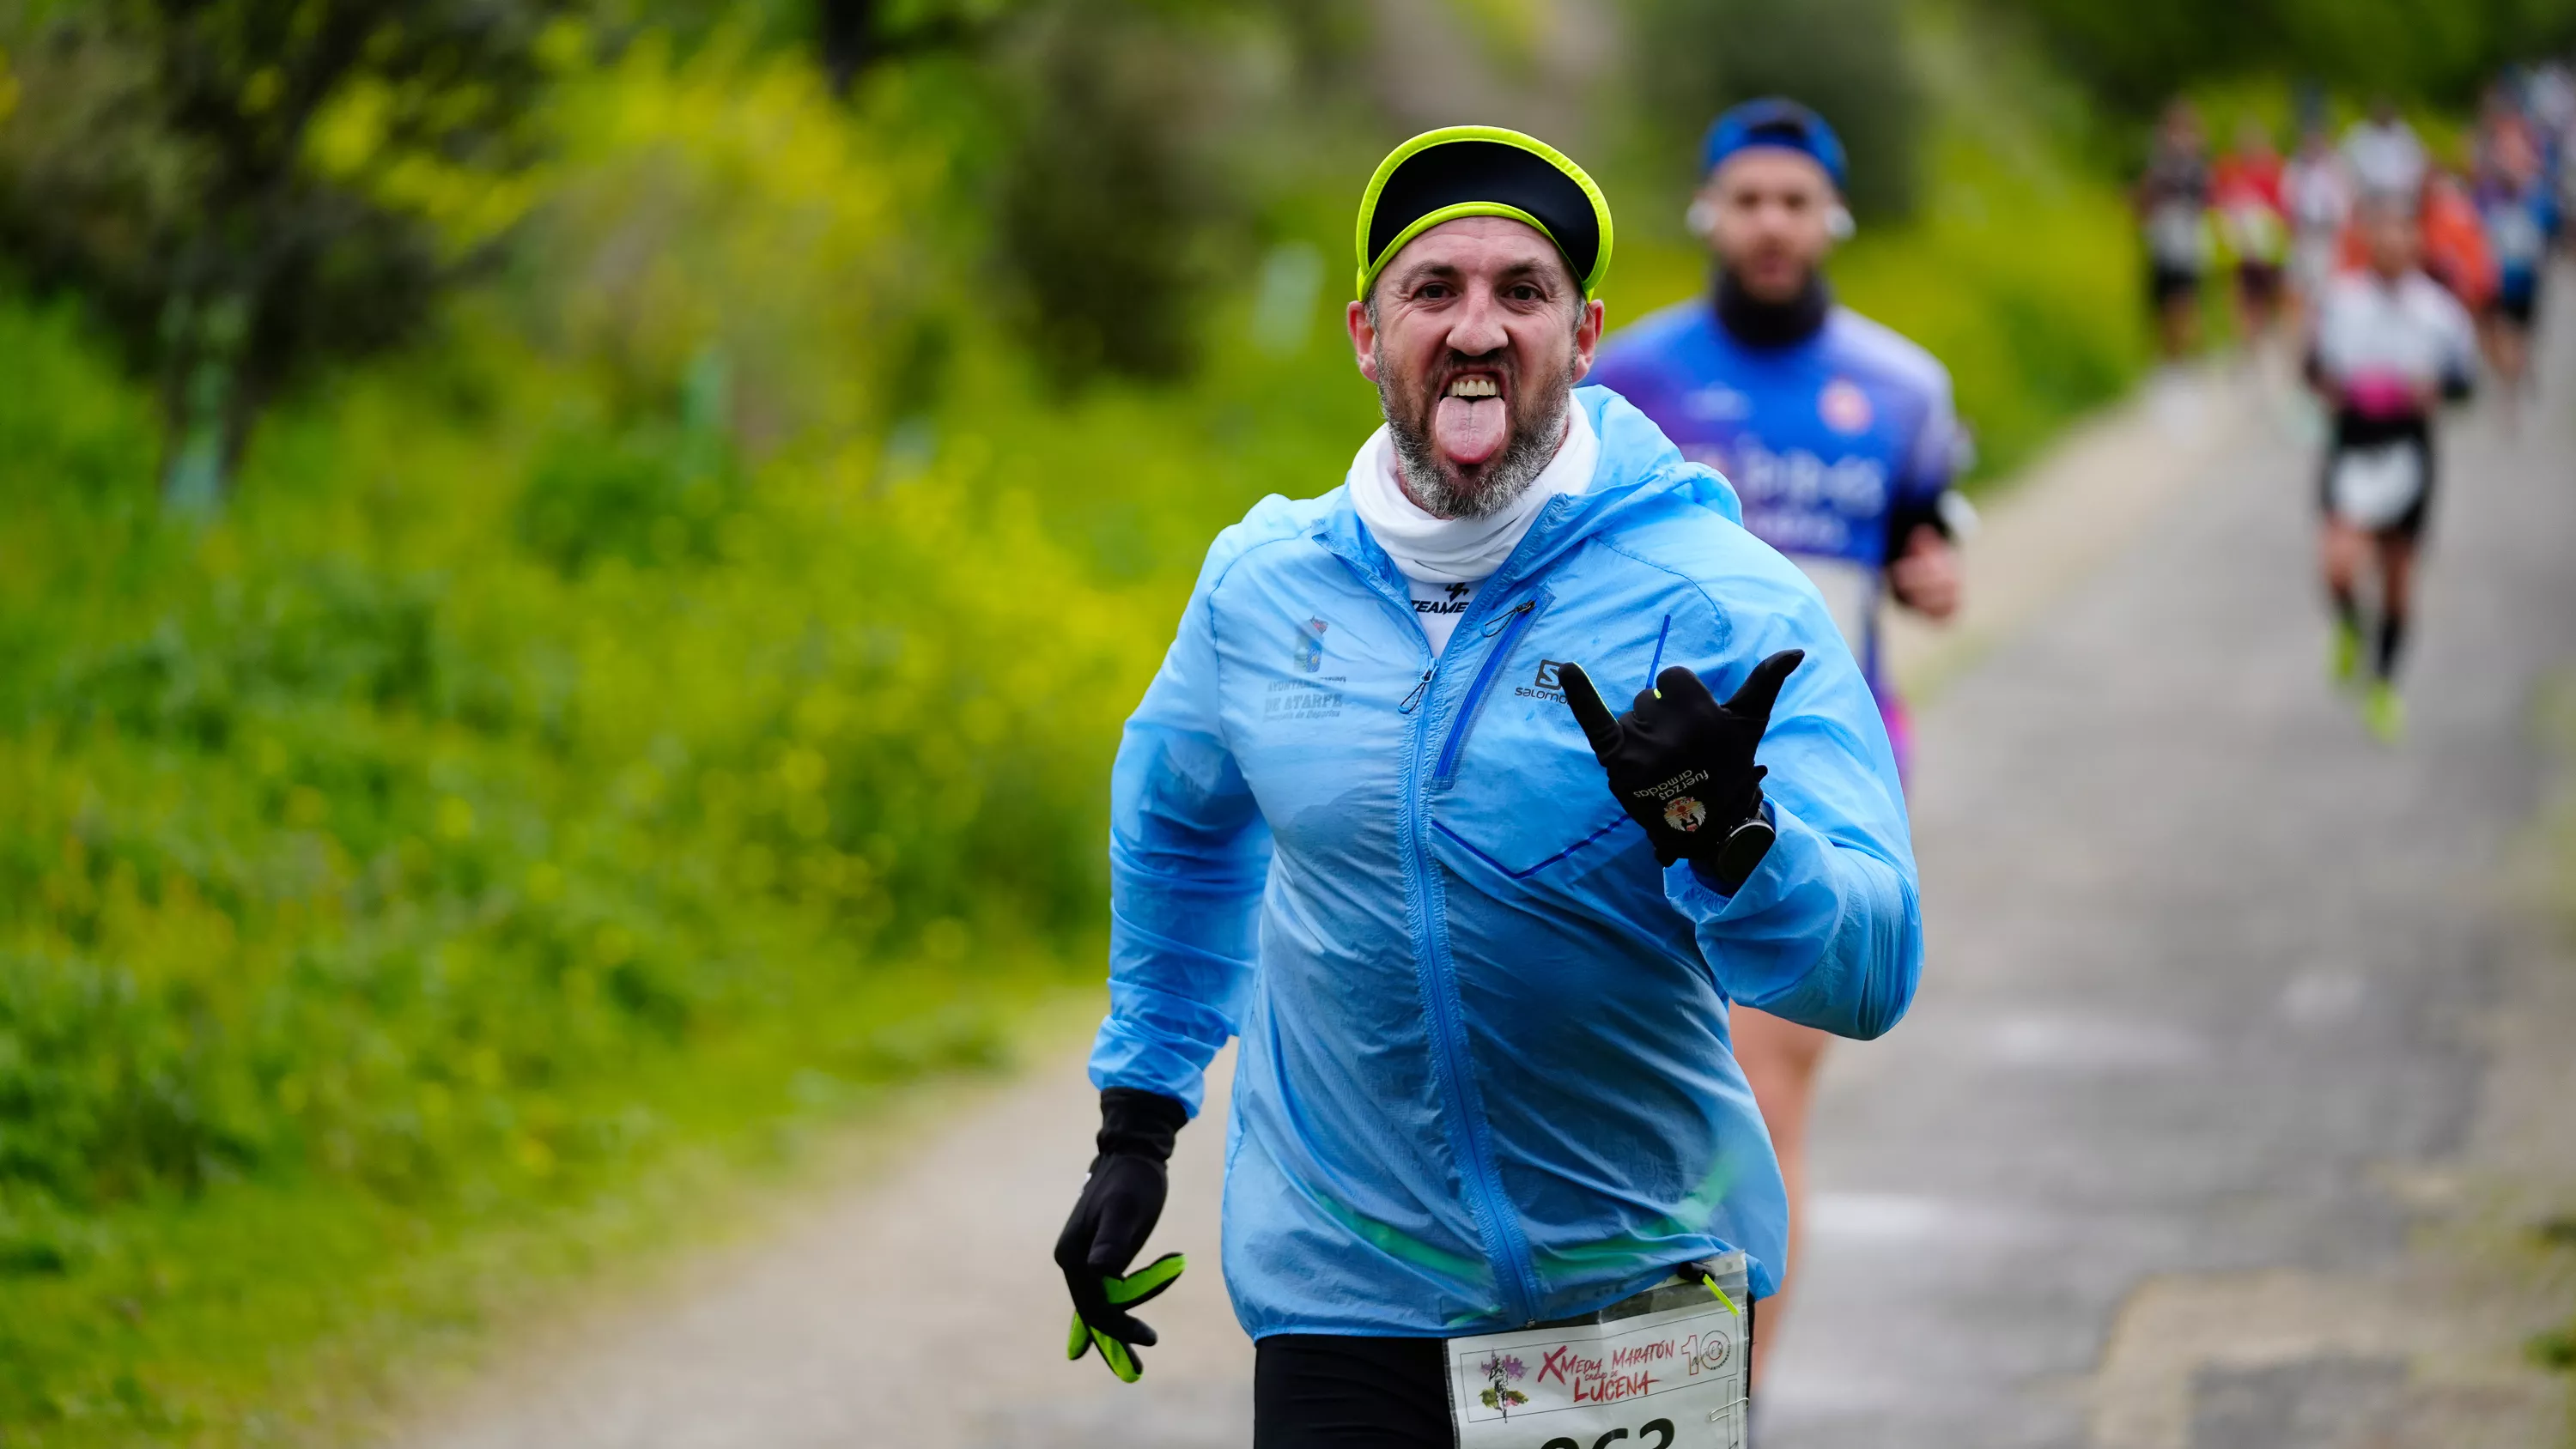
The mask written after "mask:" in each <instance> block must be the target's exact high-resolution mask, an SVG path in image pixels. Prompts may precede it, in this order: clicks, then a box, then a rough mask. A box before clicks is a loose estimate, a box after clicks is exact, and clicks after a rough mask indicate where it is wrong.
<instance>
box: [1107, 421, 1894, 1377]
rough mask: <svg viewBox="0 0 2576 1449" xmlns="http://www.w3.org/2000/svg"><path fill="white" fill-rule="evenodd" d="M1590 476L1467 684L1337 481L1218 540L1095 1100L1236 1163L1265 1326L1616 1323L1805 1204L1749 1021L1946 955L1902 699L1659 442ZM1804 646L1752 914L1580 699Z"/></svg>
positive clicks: (1776, 1259)
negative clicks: (1697, 1261)
mask: <svg viewBox="0 0 2576 1449" xmlns="http://www.w3.org/2000/svg"><path fill="white" fill-rule="evenodd" d="M1575 398H1576V401H1577V403H1578V404H1579V405H1580V406H1582V407H1583V408H1584V409H1585V410H1586V411H1587V412H1589V413H1590V414H1591V416H1592V418H1593V420H1594V425H1595V427H1596V429H1597V431H1598V432H1599V434H1600V437H1601V460H1600V465H1599V469H1598V471H1597V472H1596V473H1595V474H1594V476H1593V480H1592V485H1591V487H1590V488H1589V489H1588V490H1587V491H1585V492H1583V493H1581V494H1570V495H1567V496H1564V497H1560V498H1558V499H1555V500H1554V501H1552V502H1550V503H1549V504H1548V505H1547V506H1546V508H1545V509H1544V510H1543V511H1542V512H1541V513H1540V515H1539V517H1538V520H1537V522H1536V524H1535V525H1534V526H1532V527H1531V529H1530V531H1529V533H1528V536H1527V537H1525V538H1523V539H1522V540H1521V543H1520V546H1519V547H1518V548H1517V549H1516V550H1514V552H1513V553H1512V555H1511V557H1510V558H1509V559H1507V560H1506V561H1505V562H1504V564H1503V566H1502V568H1501V569H1500V570H1499V571H1498V572H1497V573H1495V574H1494V576H1493V577H1492V578H1491V579H1490V580H1489V581H1487V583H1486V584H1485V586H1484V587H1483V588H1481V589H1480V590H1478V592H1477V594H1476V599H1475V604H1474V606H1473V608H1472V609H1471V610H1470V611H1469V612H1468V613H1467V614H1466V615H1465V616H1464V617H1463V618H1461V619H1460V620H1459V623H1458V628H1457V632H1456V634H1455V635H1454V636H1453V637H1452V638H1451V639H1450V641H1449V646H1448V648H1447V650H1446V651H1445V652H1443V653H1442V654H1441V655H1440V656H1439V657H1438V658H1437V659H1435V658H1433V657H1432V654H1431V651H1430V647H1429V645H1428V643H1427V642H1426V641H1425V640H1424V637H1423V633H1422V629H1421V626H1420V625H1419V624H1418V623H1416V622H1415V620H1414V614H1413V607H1412V604H1411V602H1410V600H1409V596H1408V594H1407V591H1406V587H1405V582H1404V579H1403V577H1402V576H1401V575H1400V574H1398V573H1397V572H1396V569H1395V565H1394V563H1393V562H1392V561H1391V560H1389V559H1388V557H1387V555H1386V552H1385V550H1383V549H1382V548H1380V547H1379V546H1378V544H1377V543H1376V541H1375V540H1374V539H1372V538H1371V537H1370V536H1369V534H1368V531H1367V530H1366V529H1365V528H1364V527H1363V526H1362V525H1361V523H1360V521H1359V517H1358V515H1357V514H1356V513H1355V512H1353V510H1352V507H1351V504H1350V502H1349V500H1348V499H1347V498H1346V497H1345V496H1344V490H1343V489H1340V488H1336V489H1334V490H1333V491H1332V492H1330V493H1328V494H1325V495H1324V496H1323V497H1321V498H1315V499H1309V500H1305V501H1301V502H1292V501H1289V500H1287V499H1283V498H1278V497H1272V498H1266V499H1264V500H1262V501H1261V502H1260V503H1259V504H1257V505H1255V506H1254V507H1253V510H1252V512H1251V513H1250V514H1249V515H1248V516H1247V517H1246V518H1245V519H1244V520H1243V522H1241V523H1239V524H1236V525H1235V526H1233V527H1231V528H1228V529H1227V530H1225V532H1224V533H1222V534H1220V535H1218V537H1217V540H1216V543H1215V545H1214V546H1213V547H1211V548H1210V549H1209V550H1208V557H1207V563H1206V565H1205V566H1204V567H1203V568H1202V569H1201V571H1200V573H1199V579H1198V584H1197V587H1196V588H1195V589H1194V590H1193V591H1192V592H1191V595H1190V602H1189V610H1188V613H1187V614H1186V615H1185V616H1184V617H1183V618H1182V620H1181V626H1180V632H1179V635H1178V637H1177V638H1175V639H1174V640H1173V642H1172V647H1171V652H1170V653H1169V654H1168V655H1166V656H1165V658H1164V660H1163V666H1162V670H1161V672H1160V673H1158V674H1157V675H1156V676H1155V677H1154V682H1153V684H1152V685H1151V686H1150V687H1149V688H1148V689H1147V690H1146V692H1145V698H1144V702H1143V703H1142V704H1140V705H1138V706H1137V708H1136V712H1135V714H1134V715H1133V716H1132V717H1131V718H1130V719H1129V720H1128V722H1127V729H1126V735H1125V739H1124V741H1123V742H1122V744H1121V745H1120V747H1119V751H1118V761H1117V766H1116V769H1115V771H1114V773H1113V776H1112V781H1111V792H1112V807H1111V829H1110V863H1111V872H1112V874H1111V911H1112V916H1111V938H1110V973H1109V997H1110V1010H1109V1016H1108V1019H1107V1020H1106V1021H1104V1022H1103V1023H1102V1025H1101V1028H1100V1035H1099V1039H1098V1041H1097V1043H1096V1045H1095V1046H1094V1049H1093V1052H1092V1057H1091V1078H1092V1081H1093V1082H1094V1083H1096V1084H1098V1085H1099V1086H1102V1087H1138V1088H1143V1089H1145V1090H1147V1091H1152V1092H1160V1093H1163V1094H1164V1095H1166V1096H1170V1097H1174V1098H1177V1099H1179V1100H1180V1101H1181V1102H1182V1103H1184V1104H1185V1105H1187V1106H1188V1107H1189V1109H1190V1111H1191V1113H1192V1114H1193V1115H1195V1114H1196V1113H1197V1111H1198V1108H1199V1103H1200V1096H1201V1088H1202V1084H1203V1074H1204V1072H1205V1069H1206V1067H1207V1064H1208V1061H1209V1059H1210V1058H1211V1057H1213V1056H1214V1055H1215V1054H1216V1052H1217V1050H1218V1049H1219V1048H1220V1047H1222V1046H1223V1045H1224V1044H1225V1042H1226V1039H1227V1038H1229V1037H1240V1038H1241V1039H1242V1049H1241V1052H1240V1054H1239V1059H1238V1063H1237V1066H1236V1071H1235V1078H1234V1110H1233V1114H1232V1119H1231V1129H1230V1132H1229V1135H1228V1137H1227V1141H1226V1187H1225V1212H1224V1257H1225V1276H1226V1284H1227V1287H1228V1289H1229V1290H1230V1291H1231V1293H1232V1294H1233V1298H1234V1307H1235V1313H1236V1316H1237V1317H1238V1318H1240V1319H1241V1320H1242V1322H1243V1326H1244V1328H1245V1330H1246V1331H1247V1332H1249V1333H1250V1334H1252V1335H1253V1336H1254V1337H1255V1338H1260V1337H1264V1336H1267V1335H1269V1334H1274V1333H1344V1334H1375V1335H1433V1334H1437V1335H1458V1334H1465V1333H1481V1332H1488V1331H1493V1330H1497V1329H1503V1328H1509V1327H1517V1326H1520V1325H1523V1324H1528V1323H1533V1322H1539V1321H1544V1320H1548V1319H1554V1318H1563V1317H1569V1316H1572V1315H1575V1314H1580V1313H1587V1312H1590V1311H1591V1310H1593V1309H1595V1308H1599V1307H1601V1306H1603V1305H1605V1304H1608V1303H1611V1302H1613V1301H1615V1300H1617V1299H1619V1298H1622V1297H1625V1296H1626V1295H1628V1294H1630V1293H1632V1292H1636V1291H1638V1290H1639V1289H1642V1288H1644V1287H1646V1286H1647V1285H1648V1284H1650V1283H1652V1282H1653V1281H1655V1280H1656V1279H1658V1278H1660V1277H1662V1276H1663V1275H1664V1274H1665V1273H1666V1272H1668V1271H1669V1270H1670V1269H1671V1268H1672V1266H1673V1265H1674V1264H1676V1263H1680V1262H1683V1261H1686V1260H1689V1259H1693V1258H1700V1257H1706V1256H1709V1255H1712V1254H1715V1253H1719V1252H1723V1251H1726V1250H1728V1249H1733V1248H1742V1249H1744V1250H1745V1252H1746V1253H1747V1254H1748V1255H1749V1256H1750V1257H1751V1259H1752V1271H1753V1278H1754V1291H1755V1293H1756V1295H1757V1296H1759V1295H1764V1294H1768V1293H1770V1292H1772V1291H1773V1290H1774V1288H1775V1286H1776V1284H1777V1274H1778V1272H1779V1269H1780V1267H1781V1265H1782V1263H1783V1261H1784V1250H1785V1247H1786V1241H1785V1239H1786V1227H1787V1207H1786V1202H1785V1199H1784V1197H1783V1195H1782V1192H1781V1185H1780V1170H1779V1164H1778V1161H1777V1159H1776V1158H1775V1157H1774V1156H1773V1155H1772V1151H1771V1143H1770V1138H1769V1136H1768V1135H1767V1134H1766V1133H1765V1131H1764V1129H1763V1126H1762V1119H1761V1116H1760V1115H1759V1113H1757V1112H1756V1111H1755V1109H1754V1104H1753V1095H1752V1093H1751V1091H1750V1090H1749V1089H1747V1087H1746V1086H1745V1081H1744V1075H1743V1073H1742V1072H1741V1071H1740V1070H1739V1069H1738V1068H1737V1066H1736V1064H1735V1056H1734V1051H1733V1048H1732V1045H1731V1042H1730V1039H1729V1036H1728V1031H1727V1009H1728V1003H1729V1002H1730V1001H1741V1002H1744V1003H1746V1004H1747V1005H1751V1006H1758V1007H1761V1008H1762V1009H1763V1010H1765V1011H1769V1012H1773V1013H1776V1014H1778V1015H1780V1016H1784V1017H1787V1018H1789V1019H1790V1020H1792V1021H1800V1022H1805V1023H1808V1024H1810V1025H1813V1026H1817V1027H1821V1028H1823V1029H1825V1030H1827V1031H1830V1032H1834V1033H1836V1034H1839V1035H1842V1036H1851V1037H1873V1036H1877V1035H1878V1034H1880V1033H1881V1032H1884V1031H1886V1030H1887V1029H1888V1028H1889V1027H1891V1026H1893V1025H1895V1023H1896V1020H1897V1018H1898V1017H1900V1016H1902V1015H1903V1014H1904V1012H1905V1008H1906V1006H1907V1004H1908V1003H1909V1002H1910V1001H1911V999H1912V997H1913V994H1914V986H1915V981H1916V978H1917V975H1918V973H1919V970H1920V966H1921V958H1922V930H1921V916H1920V913H1919V909H1918V906H1917V902H1916V895H1915V875H1914V856H1913V850H1912V847H1911V845H1910V843H1909V841H1908V838H1907V835H1908V832H1907V824H1906V816H1905V805H1904V799H1903V797H1902V795H1901V794H1900V793H1899V791H1898V787H1897V780H1896V766H1895V762H1894V760H1893V759H1892V758H1891V756H1890V754H1889V751H1888V744H1887V735H1886V732H1885V729H1884V727H1883V726H1882V725H1881V724H1880V723H1879V716H1878V707H1877V705H1876V703H1875V702H1874V701H1873V700H1872V698H1871V696H1870V692H1869V687H1868V686H1867V685H1866V684H1865V683H1863V681H1862V679H1861V674H1860V671H1859V669H1858V668H1857V667H1855V665H1854V664H1853V662H1852V656H1851V652H1850V651H1849V650H1848V649H1847V648H1846V647H1845V646H1844V644H1843V641H1842V637H1841V635H1840V634H1839V633H1838V632H1837V631H1836V629H1835V627H1834V623H1833V620H1832V619H1831V618H1829V617H1828V616H1827V614H1826V611H1825V606H1824V603H1823V601H1822V600H1821V599H1820V598H1819V597H1818V595H1817V593H1816V590H1815V588H1814V587H1813V586H1812V585H1810V584H1809V583H1808V582H1807V580H1806V578H1805V577H1804V576H1803V575H1801V574H1800V573H1799V572H1798V570H1797V569H1796V568H1795V567H1793V566H1792V565H1791V564H1790V563H1789V562H1788V561H1787V560H1786V559H1783V558H1782V557H1781V556H1780V555H1779V554H1777V553H1775V552H1773V551H1772V549H1771V548H1770V547H1769V546H1768V545H1766V544H1763V543H1762V542H1760V541H1759V540H1757V539H1755V538H1754V537H1753V536H1752V535H1751V534H1749V533H1746V532H1745V531H1744V529H1743V528H1742V527H1741V526H1740V524H1739V519H1740V517H1741V515H1740V513H1739V512H1738V509H1737V505H1736V501H1735V495H1734V492H1733V491H1732V490H1731V489H1730V488H1728V487H1727V485H1726V483H1725V481H1724V480H1722V479H1720V478H1719V477H1718V476H1717V475H1716V474H1714V473H1712V472H1710V471H1709V470H1708V469H1706V468H1704V467H1701V466H1699V465H1697V464H1694V463H1688V462H1685V461H1684V460H1683V458H1682V456H1681V454H1680V453H1679V452H1678V451H1677V450H1676V449H1675V448H1674V447H1673V445H1672V444H1671V443H1670V442H1667V441H1666V440H1665V438H1664V435H1663V434H1662V433H1661V432H1659V431H1657V430H1656V428H1655V425H1654V424H1653V423H1651V422H1649V421H1648V420H1647V419H1646V417H1645V415H1644V414H1642V413H1640V412H1638V411H1637V410H1636V409H1635V408H1633V407H1630V406H1629V405H1628V404H1627V403H1626V402H1625V401H1623V400H1621V399H1620V398H1619V397H1618V395H1617V394H1615V393H1611V392H1609V391H1606V390H1604V389H1601V388H1583V389H1580V390H1578V391H1577V392H1576V393H1575ZM1789 648H1798V649H1804V650H1806V651H1807V659H1806V663H1805V664H1804V666H1803V667H1801V668H1800V669H1799V670H1798V672H1797V673H1795V674H1793V675H1791V676H1790V678H1789V682H1788V686H1787V688H1786V689H1785V690H1784V691H1783V692H1782V694H1781V696H1780V703H1779V707H1778V709H1777V711H1776V712H1775V713H1774V714H1773V716H1772V719H1771V727H1770V731H1769V733H1767V734H1766V735H1765V736H1764V737H1763V740H1762V746H1761V751H1760V754H1759V759H1760V762H1761V763H1763V764H1765V765H1767V766H1769V767H1770V771H1771V774H1770V778H1769V779H1768V780H1766V781H1765V782H1764V785H1763V788H1764V790H1765V792H1766V793H1767V795H1768V797H1769V799H1770V803H1771V806H1772V810H1773V813H1774V815H1775V817H1776V821H1775V823H1776V824H1777V826H1778V829H1779V839H1778V842H1777V843H1776V844H1775V845H1774V846H1773V847H1772V849H1771V852H1770V854H1769V855H1768V856H1767V857H1766V858H1765V859H1764V860H1763V862H1762V864H1761V866H1760V867H1759V868H1758V869H1757V870H1756V871H1755V872H1754V874H1753V875H1752V877H1751V878H1750V879H1748V880H1747V881H1746V882H1745V883H1744V887H1743V889H1742V890H1740V891H1738V892H1737V893H1736V894H1735V895H1734V896H1732V897H1731V898H1730V897H1728V896H1723V895H1720V894H1718V893H1716V892H1715V891H1714V890H1712V889H1710V888H1709V886H1708V885H1707V884H1705V883H1704V882H1703V881H1702V880H1701V879H1700V877H1698V876H1697V875H1696V874H1694V872H1693V870H1692V868H1691V866H1690V865H1689V864H1688V863H1687V862H1685V863H1682V864H1678V865H1675V866H1674V867H1672V868H1671V869H1669V870H1659V869H1657V867H1656V865H1655V859H1654V853H1653V851H1652V850H1651V849H1649V848H1648V846H1647V843H1646V839H1645V836H1644V834H1643V833H1642V832H1641V831H1639V830H1638V829H1637V827H1636V825H1635V824H1634V823H1633V822H1631V821H1630V820H1629V819H1628V817H1627V816H1626V815H1625V814H1623V813H1622V812H1621V811H1620V809H1619V806H1618V804H1617V803H1616V802H1615V801H1614V800H1613V799H1612V798H1611V795H1610V790H1609V786H1608V784H1607V781H1606V780H1605V778H1604V776H1603V774H1602V770H1601V766H1600V765H1599V764H1598V763H1597V762H1596V761H1595V760H1594V758H1593V755H1592V751H1591V749H1590V747H1589V746H1587V745H1586V744H1585V743H1584V739H1583V732H1582V730H1581V729H1580V728H1579V727H1578V726H1577V725H1576V724H1575V721H1574V716H1573V713H1572V712H1571V711H1570V710H1569V709H1567V707H1566V705H1565V697H1564V694H1563V692H1562V691H1561V690H1560V689H1559V688H1558V685H1557V670H1558V668H1559V667H1560V665H1561V664H1562V663H1563V662H1564V661H1568V660H1572V661H1579V662H1580V663H1581V664H1582V665H1583V667H1584V668H1585V669H1586V670H1587V671H1589V672H1590V673H1591V676H1592V678H1593V680H1594V682H1595V683H1597V684H1598V685H1599V686H1600V688H1601V691H1602V694H1603V696H1604V697H1605V698H1606V699H1609V700H1611V701H1612V702H1613V703H1612V707H1613V708H1614V709H1616V708H1620V707H1622V702H1624V701H1625V700H1626V698H1627V697H1628V696H1629V695H1631V694H1633V693H1635V692H1636V691H1637V690H1638V689H1640V688H1642V687H1644V685H1645V684H1646V682H1647V681H1648V680H1649V679H1651V678H1652V677H1653V676H1654V674H1655V672H1656V670H1657V669H1658V668H1659V667H1661V665H1664V664H1671V663H1686V664H1688V665H1690V666H1691V667H1692V668H1694V669H1697V670H1699V671H1700V673H1701V674H1702V675H1703V676H1704V677H1705V678H1706V679H1707V680H1708V683H1709V687H1710V688H1711V689H1712V690H1714V691H1715V692H1716V694H1717V696H1718V697H1719V698H1720V699H1724V698H1725V697H1727V696H1728V695H1729V694H1731V693H1732V692H1733V691H1734V690H1735V688H1736V686H1737V685H1738V684H1740V683H1742V681H1743V679H1744V676H1745V674H1746V673H1747V671H1749V670H1750V669H1751V668H1752V666H1753V665H1754V664H1755V663H1756V662H1757V661H1759V660H1760V659H1762V658H1763V657H1764V656H1765V655H1768V654H1770V653H1772V652H1773V651H1775V650H1779V649H1789Z"/></svg>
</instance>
